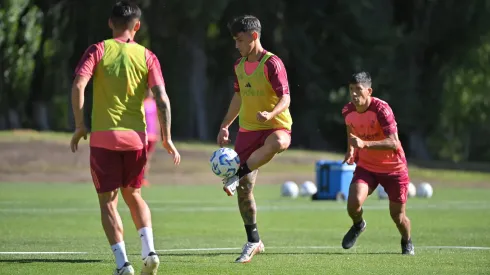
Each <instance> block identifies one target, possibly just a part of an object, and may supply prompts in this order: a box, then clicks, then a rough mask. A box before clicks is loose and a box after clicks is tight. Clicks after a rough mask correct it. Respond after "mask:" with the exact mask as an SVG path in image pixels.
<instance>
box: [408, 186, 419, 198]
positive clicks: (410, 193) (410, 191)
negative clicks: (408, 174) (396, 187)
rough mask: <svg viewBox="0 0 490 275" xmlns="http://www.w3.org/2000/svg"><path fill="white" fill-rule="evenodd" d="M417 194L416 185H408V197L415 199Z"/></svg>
mask: <svg viewBox="0 0 490 275" xmlns="http://www.w3.org/2000/svg"><path fill="white" fill-rule="evenodd" d="M416 194H417V188H416V187H415V184H413V183H411V182H410V183H409V184H408V197H409V198H413V197H415V195H416Z"/></svg>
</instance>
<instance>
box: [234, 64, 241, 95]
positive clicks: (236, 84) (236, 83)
mask: <svg viewBox="0 0 490 275" xmlns="http://www.w3.org/2000/svg"><path fill="white" fill-rule="evenodd" d="M241 60H242V59H241V58H238V59H237V61H235V65H233V74H234V75H235V79H234V80H233V90H235V92H236V93H239V92H240V84H238V76H237V74H236V68H237V66H238V64H240V61H241Z"/></svg>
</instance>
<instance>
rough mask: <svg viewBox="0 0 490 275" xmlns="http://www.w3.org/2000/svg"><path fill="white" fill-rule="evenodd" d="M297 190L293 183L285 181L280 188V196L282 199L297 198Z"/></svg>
mask: <svg viewBox="0 0 490 275" xmlns="http://www.w3.org/2000/svg"><path fill="white" fill-rule="evenodd" d="M298 193H299V188H298V185H297V184H296V183H295V182H294V181H286V182H285V183H284V184H283V185H282V187H281V195H282V196H283V197H290V198H296V197H298Z"/></svg>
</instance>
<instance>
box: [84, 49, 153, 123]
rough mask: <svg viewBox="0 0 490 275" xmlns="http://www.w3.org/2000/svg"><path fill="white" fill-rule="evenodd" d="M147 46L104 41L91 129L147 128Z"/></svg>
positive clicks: (98, 67) (97, 68) (95, 79)
mask: <svg viewBox="0 0 490 275" xmlns="http://www.w3.org/2000/svg"><path fill="white" fill-rule="evenodd" d="M145 52H146V49H145V47H143V46H141V45H139V44H135V43H120V42H117V41H115V40H114V39H109V40H105V41H104V56H103V57H102V60H101V61H100V62H99V64H97V67H96V69H95V73H94V95H93V109H92V132H95V131H106V130H135V131H141V132H144V131H145V130H146V123H145V112H144V108H143V99H144V97H145V92H146V89H147V86H148V84H147V83H148V67H147V65H146V56H145Z"/></svg>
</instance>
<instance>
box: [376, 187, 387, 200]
mask: <svg viewBox="0 0 490 275" xmlns="http://www.w3.org/2000/svg"><path fill="white" fill-rule="evenodd" d="M377 189H378V198H379V199H380V200H385V199H387V198H388V193H386V191H385V189H384V188H383V186H381V184H380V185H378V188H377Z"/></svg>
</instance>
